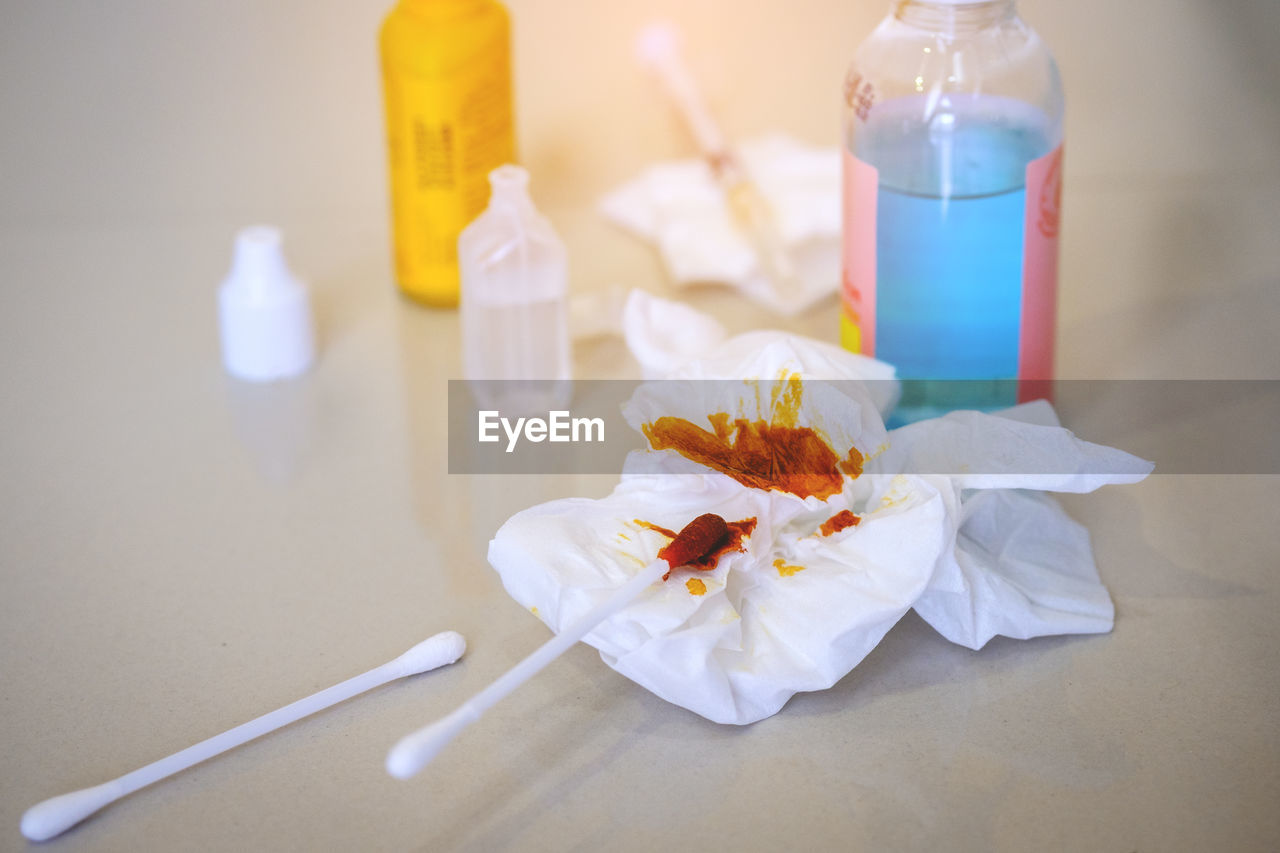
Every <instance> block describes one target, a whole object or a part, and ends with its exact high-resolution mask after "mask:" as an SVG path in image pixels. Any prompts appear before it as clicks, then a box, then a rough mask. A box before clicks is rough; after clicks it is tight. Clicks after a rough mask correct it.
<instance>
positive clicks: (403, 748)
mask: <svg viewBox="0 0 1280 853" xmlns="http://www.w3.org/2000/svg"><path fill="white" fill-rule="evenodd" d="M478 716H479V714H476V713H474V712H471V710H470V709H469V708H467V706H465V705H464V706H463V707H461V708H459V709H458V710H456V711H454V712H453V713H452V714H450V715H449V716H447V717H443V718H441V719H439V720H437V721H436V722H434V723H432V724H431V725H429V726H424V727H423V728H421V729H418V730H417V731H416V732H413V733H412V734H409V735H405V736H404V737H402V738H401V739H400V740H399V742H397V743H396V745H395V746H393V747H391V751H390V752H389V753H387V772H388V773H390V774H391V775H392V776H394V777H396V778H397V779H408V778H410V777H412V776H415V775H417V773H418V771H420V770H421V769H422V768H423V767H426V766H427V765H428V764H429V763H430V762H431V759H433V758H435V757H436V756H437V755H438V754H439V753H440V750H442V749H444V748H445V747H446V746H448V745H449V741H451V740H453V739H454V738H455V737H457V735H458V732H460V731H462V730H463V729H464V728H466V727H467V725H469V724H470V723H472V722H474V721H475V720H476V718H477V717H478Z"/></svg>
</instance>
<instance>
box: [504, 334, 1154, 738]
mask: <svg viewBox="0 0 1280 853" xmlns="http://www.w3.org/2000/svg"><path fill="white" fill-rule="evenodd" d="M678 372H679V373H680V374H681V375H682V376H684V377H687V378H686V379H685V380H683V381H678V382H669V383H663V382H656V383H646V384H645V385H643V386H641V387H640V389H639V390H638V391H637V392H636V394H635V395H634V397H633V398H632V400H631V401H630V402H629V403H628V404H627V405H626V406H625V407H624V414H625V416H626V417H627V419H628V422H629V423H631V425H632V426H633V427H636V428H637V429H640V430H642V431H643V432H644V433H645V434H646V436H647V437H648V438H649V443H650V448H651V449H649V450H647V451H643V452H637V453H633V454H632V455H631V456H630V457H628V459H627V462H626V465H625V468H624V472H623V478H622V481H621V483H620V484H619V485H618V486H617V488H616V489H615V490H614V491H613V493H612V494H611V495H609V496H608V497H606V498H604V499H601V500H587V499H569V500H562V501H554V502H551V503H548V504H543V505H541V506H536V507H533V508H531V509H528V510H525V511H523V512H520V513H517V514H516V515H515V516H513V517H512V518H511V519H510V520H508V521H507V522H506V524H504V525H503V526H502V528H501V529H500V530H499V531H498V533H497V535H496V536H495V537H494V539H493V541H492V543H491V544H490V549H489V559H490V562H491V563H492V564H493V566H494V568H495V569H497V571H498V572H499V574H500V575H501V577H502V581H503V584H504V586H505V587H506V589H507V591H508V592H509V593H510V594H511V596H512V597H513V598H514V599H515V600H516V601H518V602H519V603H520V604H522V605H524V606H525V607H527V608H529V609H530V610H531V611H532V612H533V613H535V614H536V615H537V616H538V617H539V618H540V619H542V620H543V621H544V622H545V623H546V624H547V625H548V626H550V627H551V628H552V629H553V630H557V631H558V630H560V629H561V628H563V627H565V626H567V625H568V624H570V623H571V622H573V621H574V620H575V619H577V618H578V617H580V616H581V615H582V614H584V613H586V612H587V611H588V610H589V609H590V608H591V607H592V606H593V605H594V604H595V603H597V602H598V601H599V600H601V599H602V598H603V597H605V596H606V595H608V594H609V593H610V592H611V591H612V590H613V589H615V588H617V587H618V586H619V585H621V584H622V583H623V582H624V581H625V580H626V579H627V578H629V577H630V576H631V575H633V574H634V573H636V572H637V571H639V570H640V569H641V568H642V567H644V566H646V565H648V564H649V563H650V562H652V561H653V560H654V558H655V555H656V554H657V552H658V550H659V549H660V548H661V547H662V546H663V545H664V544H665V543H666V542H668V541H670V538H671V536H672V535H674V534H673V532H672V531H676V530H679V529H681V528H682V527H683V526H684V525H686V524H687V523H689V522H690V521H691V520H692V519H693V518H695V517H696V516H698V515H700V514H702V513H707V512H713V513H716V514H718V515H720V516H722V517H723V518H724V519H725V520H726V521H729V522H742V523H743V525H745V526H744V527H742V530H744V531H745V532H746V534H747V535H745V536H744V537H743V538H742V541H741V546H740V547H741V550H740V551H732V552H730V553H727V554H725V555H724V556H723V557H721V558H720V559H719V561H718V562H717V563H716V564H715V565H714V566H713V567H711V568H710V569H709V570H698V569H692V568H676V569H674V570H673V571H672V572H671V573H670V575H669V577H668V578H667V579H666V580H665V581H663V582H661V583H658V584H655V585H653V586H652V587H650V588H649V589H648V590H646V592H645V593H644V594H643V595H642V596H641V597H640V598H639V599H638V600H637V601H635V602H634V603H633V604H631V605H630V606H628V607H626V608H625V609H624V610H622V611H621V612H619V613H618V614H617V615H616V616H614V617H613V618H611V619H608V620H606V621H605V622H603V623H601V624H600V625H599V626H598V627H597V628H596V629H595V630H593V631H592V632H591V633H590V634H588V635H587V637H586V642H587V643H589V644H591V645H592V646H595V647H596V648H597V649H599V650H600V653H601V657H602V658H603V660H604V661H605V663H606V664H608V665H609V666H611V667H613V668H614V669H616V670H617V671H618V672H620V673H622V674H623V675H626V676H627V677H628V678H631V679H632V680H634V681H635V682H636V683H638V684H640V685H642V686H644V687H646V688H648V689H649V690H651V691H653V692H654V693H655V694H657V695H658V696H661V697H662V698H664V699H666V700H668V701H670V702H672V703H674V704H677V705H680V706H682V707H685V708H688V709H689V710H692V711H694V712H696V713H698V714H701V715H702V716H704V717H706V718H708V719H710V720H714V721H716V722H722V723H738V724H742V723H750V722H753V721H756V720H759V719H762V718H764V717H767V716H769V715H771V714H774V713H776V712H777V711H778V710H779V709H780V708H781V707H782V706H783V705H784V704H785V703H786V701H787V700H788V699H789V698H790V697H791V696H792V695H794V694H795V693H797V692H800V691H808V690H821V689H824V688H827V687H830V686H831V685H832V684H834V683H835V682H836V681H838V680H839V679H840V678H841V677H843V676H844V675H845V674H846V673H848V672H849V670H850V669H852V668H853V667H854V666H856V665H857V664H858V662H860V661H861V660H862V659H863V658H864V657H865V656H866V655H867V653H868V652H869V651H870V650H871V649H872V648H874V647H875V645H876V644H877V643H878V642H879V641H880V639H881V638H882V637H883V636H884V634H885V633H886V632H887V631H888V630H889V629H890V628H891V627H892V626H893V624H894V623H895V622H897V620H898V619H899V618H901V617H902V615H903V614H904V613H906V611H907V610H909V609H910V608H912V607H914V608H915V609H916V610H917V612H918V613H919V614H920V615H921V616H922V617H923V618H924V619H925V620H926V621H927V622H929V624H931V625H933V626H934V627H935V628H936V629H937V630H938V631H939V632H940V633H941V634H942V635H943V636H945V637H947V638H948V639H950V640H951V641H953V642H956V643H959V644H962V645H965V646H968V647H970V648H980V647H981V646H982V645H983V644H985V643H986V642H987V641H988V640H989V639H990V638H991V637H992V636H994V635H996V634H1003V635H1005V636H1009V637H1015V638H1027V637H1034V636H1040V635H1044V634H1063V633H1091V632H1099V631H1106V630H1109V629H1110V627H1111V624H1112V619H1113V611H1112V606H1111V600H1110V597H1109V596H1108V594H1107V592H1106V589H1105V588H1104V587H1103V586H1102V583H1101V581H1100V580H1099V577H1098V573H1097V570H1096V568H1095V566H1094V563H1093V556H1092V553H1091V550H1090V546H1089V539H1088V534H1087V532H1086V531H1085V530H1084V529H1083V528H1082V527H1081V526H1080V525H1078V524H1076V523H1075V522H1074V521H1072V520H1071V519H1070V518H1068V517H1067V515H1066V514H1065V513H1064V512H1063V511H1062V509H1061V508H1060V507H1059V506H1058V505H1057V504H1056V503H1055V502H1054V501H1053V499H1052V498H1050V497H1048V496H1046V495H1044V494H1041V492H1042V491H1043V490H1057V491H1088V490H1091V489H1094V488H1097V487H1098V486H1100V485H1102V484H1105V483H1112V482H1114V483H1125V482H1135V481H1136V480H1138V479H1141V478H1142V477H1143V476H1145V475H1146V473H1147V472H1149V471H1150V470H1151V466H1150V464H1149V463H1145V462H1143V461H1142V460H1138V459H1136V458H1135V457H1132V456H1130V455H1129V454H1126V453H1123V452H1121V451H1117V450H1112V449H1110V448H1104V447H1100V446H1098V445H1093V444H1089V443H1088V442H1084V441H1080V440H1079V439H1076V438H1075V437H1074V436H1072V435H1071V434H1070V433H1069V432H1067V431H1066V430H1063V429H1062V428H1061V427H1060V426H1058V425H1057V423H1056V418H1055V417H1054V416H1053V413H1052V409H1051V408H1049V407H1048V406H1047V404H1038V405H1033V406H1029V407H1019V408H1017V409H1014V410H1011V411H1010V412H1008V413H1007V414H1006V416H1004V417H1000V416H996V415H983V414H979V413H975V412H970V413H957V414H953V415H950V416H948V417H947V418H940V419H937V420H935V421H926V422H921V423H917V424H914V425H912V426H911V427H906V428H903V429H901V430H895V431H893V432H889V433H886V432H885V431H884V427H883V423H882V421H881V418H880V411H879V409H878V404H881V403H882V400H878V399H874V398H873V396H872V389H874V388H876V387H877V385H876V384H872V385H867V384H864V383H863V382H862V381H848V382H841V383H835V384H831V383H824V382H821V381H818V379H819V378H821V379H824V380H825V379H842V380H866V379H867V378H869V377H877V378H878V377H884V376H885V375H887V373H891V371H889V370H888V368H887V367H885V366H883V365H880V364H879V363H878V362H874V361H873V360H870V359H863V358H861V357H858V356H854V355H851V354H849V353H846V352H844V351H842V350H839V349H838V348H835V347H831V346H829V345H825V344H819V343H817V342H814V341H809V340H806V339H802V338H796V337H790V336H787V335H783V334H780V333H752V334H751V335H748V336H741V337H739V338H734V339H730V340H728V341H726V342H724V343H723V344H721V345H720V346H719V347H717V348H715V349H714V350H713V351H712V352H711V353H709V354H707V355H706V356H705V357H704V358H701V359H698V360H696V361H693V362H690V363H689V364H687V365H685V366H684V367H683V368H681V369H680V370H679V371H678ZM745 378H750V379H756V380H760V381H759V382H744V381H742V380H743V379H745ZM697 379H718V380H721V381H716V382H697V381H694V380H697ZM726 379H727V380H731V381H723V380H726ZM672 436H675V437H676V438H674V439H673V438H672ZM682 437H683V438H682ZM771 442H772V443H773V444H772V445H771V444H770V443H771ZM784 445H785V447H784ZM708 448H709V449H708ZM744 448H745V449H744ZM801 450H803V453H801ZM811 451H812V452H811ZM752 454H755V455H754V456H753V455H752ZM762 456H763V457H767V458H765V459H764V461H761V458H762ZM797 460H800V461H797ZM1015 487H1016V488H1015Z"/></svg>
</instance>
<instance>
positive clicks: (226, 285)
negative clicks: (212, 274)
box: [218, 225, 315, 382]
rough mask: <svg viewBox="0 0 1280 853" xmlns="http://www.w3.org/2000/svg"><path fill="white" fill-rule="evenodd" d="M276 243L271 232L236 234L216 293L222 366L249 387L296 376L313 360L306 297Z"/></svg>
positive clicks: (256, 230) (311, 326) (308, 299)
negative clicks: (233, 251)
mask: <svg viewBox="0 0 1280 853" xmlns="http://www.w3.org/2000/svg"><path fill="white" fill-rule="evenodd" d="M280 242H281V238H280V231H279V229H277V228H272V227H270V226H264V225H259V226H254V227H252V228H245V229H244V230H242V231H241V232H240V233H239V234H237V235H236V246H235V255H234V257H233V258H232V261H231V272H230V273H228V275H227V277H226V279H225V280H224V281H223V282H222V287H221V288H220V289H219V290H218V319H219V326H220V330H221V336H222V363H223V365H224V366H225V367H226V369H227V372H228V373H230V374H231V375H233V376H237V377H239V378H241V379H247V380H249V381H251V382H269V381H271V380H273V379H285V378H287V377H290V376H296V375H297V374H299V373H302V372H303V371H305V370H306V369H307V368H308V367H310V366H311V362H312V360H313V359H314V358H315V329H314V324H313V321H312V315H311V296H310V294H309V293H308V292H307V287H306V285H305V284H304V283H303V282H302V281H300V280H299V279H297V278H295V277H294V275H293V274H292V273H291V272H290V271H289V267H288V265H287V264H286V263H285V260H284V254H283V253H282V252H281V250H280Z"/></svg>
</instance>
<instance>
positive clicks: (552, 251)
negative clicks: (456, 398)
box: [458, 165, 571, 415]
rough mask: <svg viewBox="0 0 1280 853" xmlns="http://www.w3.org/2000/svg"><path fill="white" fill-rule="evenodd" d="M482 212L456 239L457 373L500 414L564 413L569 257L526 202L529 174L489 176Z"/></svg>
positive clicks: (507, 170) (504, 171)
mask: <svg viewBox="0 0 1280 853" xmlns="http://www.w3.org/2000/svg"><path fill="white" fill-rule="evenodd" d="M489 184H490V186H491V188H492V193H491V195H490V197H489V206H488V208H487V209H485V211H484V212H483V213H481V214H480V215H479V216H478V217H476V219H475V220H474V221H473V222H472V223H471V224H470V225H468V226H467V227H466V228H465V229H464V230H463V232H462V235H461V236H460V237H459V238H458V264H459V269H460V271H461V275H462V304H461V312H462V364H463V375H464V376H465V378H466V379H467V381H468V382H469V383H470V385H471V389H472V392H473V394H474V395H475V397H476V401H477V402H478V403H480V405H482V406H485V407H489V408H494V409H497V410H499V411H501V412H503V413H504V414H505V413H507V412H510V413H512V414H518V415H520V414H536V413H543V414H545V413H547V412H549V411H552V410H555V409H559V408H563V407H564V406H567V405H568V402H569V396H570V386H569V379H570V376H571V373H570V362H569V327H568V310H567V305H568V290H569V285H568V282H569V276H568V259H567V253H566V251H565V247H564V244H563V243H562V242H561V241H560V238H559V237H558V236H556V233H555V231H554V229H552V227H551V224H550V223H549V222H548V221H547V220H546V218H545V217H543V216H542V215H541V214H539V213H538V211H537V209H536V208H534V206H533V202H532V201H531V200H530V198H529V173H528V172H527V171H526V170H525V169H523V168H521V167H519V166H514V165H505V166H499V167H498V168H497V169H494V170H493V171H492V172H491V173H490V174H489Z"/></svg>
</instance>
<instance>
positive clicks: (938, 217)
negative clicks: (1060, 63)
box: [841, 0, 1063, 421]
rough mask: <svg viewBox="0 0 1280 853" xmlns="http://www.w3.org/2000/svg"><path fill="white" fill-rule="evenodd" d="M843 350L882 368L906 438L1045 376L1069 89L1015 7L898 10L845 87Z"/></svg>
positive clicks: (916, 2) (949, 1)
mask: <svg viewBox="0 0 1280 853" xmlns="http://www.w3.org/2000/svg"><path fill="white" fill-rule="evenodd" d="M844 100H845V109H844V141H845V188H844V192H845V203H844V210H845V227H844V277H843V293H842V302H843V310H842V316H841V341H842V343H843V344H844V345H845V346H846V347H847V348H849V349H852V350H854V351H855V352H863V353H867V354H873V355H875V356H876V357H877V358H880V359H883V360H885V361H888V362H890V363H892V364H893V365H894V366H895V367H897V369H898V374H899V376H900V377H902V378H904V379H908V380H913V381H909V382H907V383H906V384H905V386H904V393H903V400H902V403H901V404H900V406H899V410H898V413H897V419H898V420H899V421H904V420H914V419H916V418H920V417H926V416H930V415H934V414H938V413H940V412H942V411H946V410H949V409H953V408H979V409H992V408H998V407H1002V406H1006V405H1011V404H1012V403H1014V402H1016V400H1017V399H1018V398H1019V397H1022V398H1029V397H1032V396H1036V395H1037V393H1038V392H1039V391H1040V390H1042V389H1043V387H1044V383H1043V382H1038V383H1037V382H1035V380H1048V379H1051V378H1052V376H1053V341H1054V324H1055V302H1056V291H1057V258H1058V246H1057V241H1058V217H1059V205H1060V199H1061V170H1062V107H1063V104H1062V88H1061V84H1060V82H1059V78H1058V71H1057V67H1056V66H1055V64H1054V61H1053V57H1052V56H1051V55H1050V54H1049V51H1048V50H1047V48H1046V47H1045V46H1044V43H1043V42H1042V41H1041V40H1040V37H1039V36H1038V35H1036V33H1035V32H1034V31H1033V30H1032V29H1031V28H1030V27H1028V26H1027V25H1026V24H1025V23H1024V22H1023V21H1022V20H1021V19H1020V18H1019V17H1018V15H1017V12H1016V10H1015V8H1014V3H1013V0H985V2H983V0H978V2H974V0H928V1H927V2H926V0H900V2H895V3H894V5H893V9H892V11H891V13H890V14H889V16H888V17H887V18H885V20H884V21H883V22H881V24H880V25H879V26H878V27H877V28H876V30H875V31H874V32H873V33H872V34H871V36H870V37H869V38H868V39H867V40H866V41H864V42H863V43H862V45H861V46H859V48H858V49H857V52H856V53H855V55H854V59H853V63H852V65H851V66H850V69H849V73H848V76H847V77H846V79H845V86H844Z"/></svg>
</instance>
